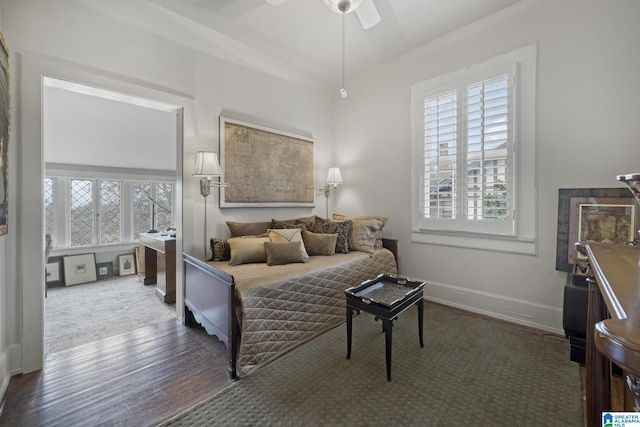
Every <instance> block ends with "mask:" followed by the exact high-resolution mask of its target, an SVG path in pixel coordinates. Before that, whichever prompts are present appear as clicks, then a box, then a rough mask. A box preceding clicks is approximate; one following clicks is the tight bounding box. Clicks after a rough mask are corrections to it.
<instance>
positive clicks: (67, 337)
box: [44, 275, 176, 354]
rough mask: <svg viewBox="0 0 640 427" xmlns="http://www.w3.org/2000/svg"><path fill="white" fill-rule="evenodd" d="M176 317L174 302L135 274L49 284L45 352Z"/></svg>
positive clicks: (46, 301) (46, 303)
mask: <svg viewBox="0 0 640 427" xmlns="http://www.w3.org/2000/svg"><path fill="white" fill-rule="evenodd" d="M175 317H176V311H175V305H166V304H164V303H162V302H161V301H160V300H159V299H158V298H157V297H156V296H155V285H147V286H145V285H143V284H142V282H140V281H139V280H138V277H137V276H135V275H131V276H122V277H113V278H111V279H107V280H100V281H97V282H92V283H85V284H82V285H74V286H65V287H56V288H50V289H49V290H48V292H47V297H46V298H45V326H44V328H45V333H44V335H45V339H44V341H45V342H44V345H45V354H51V353H54V352H57V351H60V350H64V349H67V348H71V347H75V346H78V345H81V344H85V343H87V342H91V341H96V340H99V339H101V338H106V337H111V336H114V335H118V334H121V333H123V332H127V331H130V330H133V329H137V328H140V327H143V326H148V325H151V324H154V323H157V322H162V321H164V320H167V319H172V318H175Z"/></svg>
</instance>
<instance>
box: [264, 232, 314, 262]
mask: <svg viewBox="0 0 640 427" xmlns="http://www.w3.org/2000/svg"><path fill="white" fill-rule="evenodd" d="M269 239H271V241H272V242H273V243H285V242H300V253H301V254H302V257H303V258H304V259H305V260H307V259H309V254H307V250H306V249H305V247H304V242H303V241H302V230H300V229H299V228H283V229H277V230H269Z"/></svg>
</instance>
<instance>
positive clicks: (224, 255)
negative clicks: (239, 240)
mask: <svg viewBox="0 0 640 427" xmlns="http://www.w3.org/2000/svg"><path fill="white" fill-rule="evenodd" d="M210 243H211V261H229V260H230V259H231V251H230V249H229V243H227V241H226V240H224V239H218V238H216V237H212V238H211V241H210Z"/></svg>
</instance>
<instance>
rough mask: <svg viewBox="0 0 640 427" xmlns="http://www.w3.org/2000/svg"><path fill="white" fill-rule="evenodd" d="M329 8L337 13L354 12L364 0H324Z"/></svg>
mask: <svg viewBox="0 0 640 427" xmlns="http://www.w3.org/2000/svg"><path fill="white" fill-rule="evenodd" d="M323 1H324V4H326V5H327V6H328V7H329V9H331V10H333V11H334V12H336V13H349V12H353V11H354V10H356V9H357V8H358V6H360V3H362V0H323Z"/></svg>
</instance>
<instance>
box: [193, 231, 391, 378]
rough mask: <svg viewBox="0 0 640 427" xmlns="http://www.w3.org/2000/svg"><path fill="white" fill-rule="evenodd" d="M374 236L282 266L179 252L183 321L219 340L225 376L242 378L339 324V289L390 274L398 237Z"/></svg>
mask: <svg viewBox="0 0 640 427" xmlns="http://www.w3.org/2000/svg"><path fill="white" fill-rule="evenodd" d="M273 221H275V220H273ZM271 225H273V224H271ZM230 228H231V226H230ZM379 231H381V227H380V229H379V230H378V232H379ZM232 234H233V231H232ZM378 237H380V236H378ZM230 240H231V239H230ZM378 240H379V243H380V245H379V246H378V247H373V248H372V249H371V250H367V251H363V250H349V251H348V253H336V254H333V255H331V256H322V255H313V254H310V255H309V256H308V259H307V260H306V261H305V262H302V263H287V264H284V265H268V264H267V263H260V262H251V263H240V264H237V265H230V262H229V261H226V260H225V261H202V260H199V259H196V258H194V257H192V256H190V255H188V254H184V255H183V260H184V275H185V276H184V283H185V322H186V324H187V326H194V322H195V323H198V324H200V325H202V327H204V329H205V330H206V331H207V333H208V334H210V335H214V336H216V337H217V338H218V339H220V340H221V341H222V342H223V343H224V344H225V345H226V347H227V349H228V362H229V365H228V369H229V374H230V376H231V378H234V379H235V378H238V377H243V376H247V375H249V374H251V373H252V372H253V371H255V370H256V369H257V368H259V367H260V366H263V365H265V364H267V363H269V362H271V361H272V360H274V359H276V358H277V357H279V356H281V355H282V354H284V353H286V352H288V351H290V350H291V349H293V348H295V347H297V346H299V345H300V344H302V343H304V342H306V341H308V340H310V339H312V338H314V337H317V336H318V335H320V334H322V333H324V332H326V331H328V330H330V329H332V328H334V327H336V326H338V325H340V324H341V323H342V322H344V321H345V299H344V292H343V291H344V290H345V289H347V288H349V287H352V286H356V285H359V284H360V283H362V282H363V281H365V280H368V279H371V278H373V277H376V276H377V275H378V274H380V273H386V274H395V273H397V256H398V250H397V248H398V246H397V243H398V242H397V241H396V240H392V239H382V238H379V239H378ZM243 243H244V242H243Z"/></svg>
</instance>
